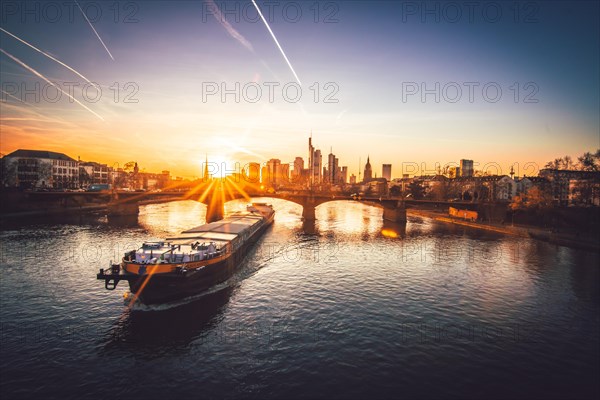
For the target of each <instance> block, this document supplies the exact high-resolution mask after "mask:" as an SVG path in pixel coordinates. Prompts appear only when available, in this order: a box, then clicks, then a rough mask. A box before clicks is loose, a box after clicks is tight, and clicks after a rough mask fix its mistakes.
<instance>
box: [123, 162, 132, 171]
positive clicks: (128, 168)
mask: <svg viewBox="0 0 600 400" xmlns="http://www.w3.org/2000/svg"><path fill="white" fill-rule="evenodd" d="M134 168H135V161H129V162H126V163H125V165H123V171H125V172H132V171H133V169H134Z"/></svg>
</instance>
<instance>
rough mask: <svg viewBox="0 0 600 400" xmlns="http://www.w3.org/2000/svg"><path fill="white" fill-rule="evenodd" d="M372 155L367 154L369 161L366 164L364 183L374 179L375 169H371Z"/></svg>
mask: <svg viewBox="0 0 600 400" xmlns="http://www.w3.org/2000/svg"><path fill="white" fill-rule="evenodd" d="M369 159H370V157H369V156H367V163H366V164H365V173H364V175H363V183H368V182H370V181H371V180H372V179H373V170H372V169H371V162H370V160H369Z"/></svg>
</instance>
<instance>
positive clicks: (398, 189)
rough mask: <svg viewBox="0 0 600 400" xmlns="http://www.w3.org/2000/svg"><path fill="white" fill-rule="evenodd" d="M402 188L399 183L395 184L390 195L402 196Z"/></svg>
mask: <svg viewBox="0 0 600 400" xmlns="http://www.w3.org/2000/svg"><path fill="white" fill-rule="evenodd" d="M401 191H402V188H401V187H400V186H398V185H394V186H392V187H391V188H390V196H400V192H401Z"/></svg>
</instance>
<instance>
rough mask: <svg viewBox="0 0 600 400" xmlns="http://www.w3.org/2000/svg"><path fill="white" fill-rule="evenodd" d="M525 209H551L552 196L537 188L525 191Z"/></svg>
mask: <svg viewBox="0 0 600 400" xmlns="http://www.w3.org/2000/svg"><path fill="white" fill-rule="evenodd" d="M525 207H526V208H527V209H530V210H538V211H542V210H545V209H548V208H551V207H552V196H550V195H549V194H548V193H547V192H545V191H543V190H541V189H540V188H539V187H537V186H533V187H531V188H529V190H527V194H526V196H525Z"/></svg>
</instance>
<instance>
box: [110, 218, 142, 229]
mask: <svg viewBox="0 0 600 400" xmlns="http://www.w3.org/2000/svg"><path fill="white" fill-rule="evenodd" d="M107 220H108V225H109V226H112V227H114V228H136V227H139V226H140V225H139V222H138V216H137V215H113V216H111V215H109V216H108V217H107Z"/></svg>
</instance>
